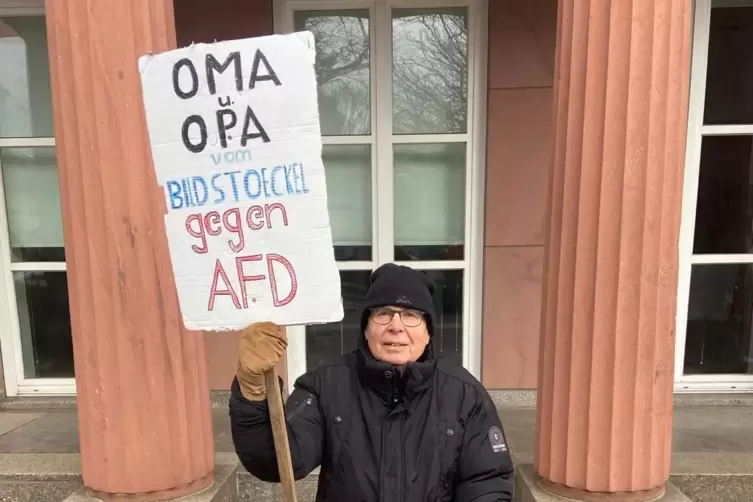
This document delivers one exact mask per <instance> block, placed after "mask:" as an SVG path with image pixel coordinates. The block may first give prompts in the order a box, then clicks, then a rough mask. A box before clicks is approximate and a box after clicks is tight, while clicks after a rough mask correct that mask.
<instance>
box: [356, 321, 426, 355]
mask: <svg viewBox="0 0 753 502" xmlns="http://www.w3.org/2000/svg"><path fill="white" fill-rule="evenodd" d="M366 341H367V342H368V344H369V349H370V350H371V354H372V355H373V356H374V357H375V358H376V359H378V360H380V361H384V362H388V363H391V364H394V365H397V366H402V365H404V364H408V363H410V362H414V361H416V360H418V358H419V357H421V354H423V353H424V350H425V349H426V345H427V344H428V343H429V329H428V327H427V326H426V320H425V319H424V316H423V314H422V313H421V312H419V311H417V310H411V309H405V308H402V307H378V308H375V309H373V310H372V311H371V315H370V316H369V324H368V325H367V326H366Z"/></svg>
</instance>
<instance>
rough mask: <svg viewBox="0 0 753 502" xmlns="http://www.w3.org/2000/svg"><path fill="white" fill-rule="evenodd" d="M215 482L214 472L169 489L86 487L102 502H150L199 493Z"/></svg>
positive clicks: (89, 492) (89, 493) (87, 491)
mask: <svg viewBox="0 0 753 502" xmlns="http://www.w3.org/2000/svg"><path fill="white" fill-rule="evenodd" d="M213 483H214V472H210V473H209V474H208V475H206V476H204V477H203V478H200V479H197V480H196V481H193V482H191V483H188V484H186V485H181V486H176V487H175V488H171V489H169V490H160V491H158V492H146V493H104V492H98V491H96V490H92V489H88V488H87V489H86V493H87V495H89V496H90V497H92V498H94V499H95V500H101V501H102V502H148V501H158V500H174V499H177V498H180V497H185V496H186V495H194V494H198V493H199V492H202V491H204V490H206V489H207V488H209V487H211V486H212V484H213Z"/></svg>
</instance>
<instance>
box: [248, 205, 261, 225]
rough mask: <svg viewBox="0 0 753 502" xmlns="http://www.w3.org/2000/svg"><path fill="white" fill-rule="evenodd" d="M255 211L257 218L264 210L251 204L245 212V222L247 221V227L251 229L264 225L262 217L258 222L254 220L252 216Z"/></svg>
mask: <svg viewBox="0 0 753 502" xmlns="http://www.w3.org/2000/svg"><path fill="white" fill-rule="evenodd" d="M255 213H258V216H257V218H263V217H264V210H263V209H262V208H261V206H251V207H250V208H249V209H248V212H247V213H246V223H248V228H250V229H251V230H259V229H260V228H262V227H264V220H263V219H262V220H261V221H259V222H254V220H253V217H254V214H255Z"/></svg>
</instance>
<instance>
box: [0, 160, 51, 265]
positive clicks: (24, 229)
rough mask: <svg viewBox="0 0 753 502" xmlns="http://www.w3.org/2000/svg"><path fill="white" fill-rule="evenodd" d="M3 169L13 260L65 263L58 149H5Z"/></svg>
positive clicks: (1, 161)
mask: <svg viewBox="0 0 753 502" xmlns="http://www.w3.org/2000/svg"><path fill="white" fill-rule="evenodd" d="M0 168H1V169H2V182H3V188H4V193H5V204H6V208H7V212H8V227H9V233H10V247H11V259H12V260H13V261H15V262H18V261H65V252H64V248H63V221H62V216H61V208H60V190H59V186H58V173H57V159H56V156H55V149H54V148H52V147H40V148H3V149H2V150H0Z"/></svg>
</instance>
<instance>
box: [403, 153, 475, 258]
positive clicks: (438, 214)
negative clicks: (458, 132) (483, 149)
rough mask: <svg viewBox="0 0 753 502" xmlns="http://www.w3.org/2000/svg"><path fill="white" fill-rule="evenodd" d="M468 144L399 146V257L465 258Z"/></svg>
mask: <svg viewBox="0 0 753 502" xmlns="http://www.w3.org/2000/svg"><path fill="white" fill-rule="evenodd" d="M465 154H466V146H465V143H447V144H405V145H394V156H395V159H394V160H395V260H398V261H406V260H462V259H463V240H464V236H465V159H466V156H465Z"/></svg>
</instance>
